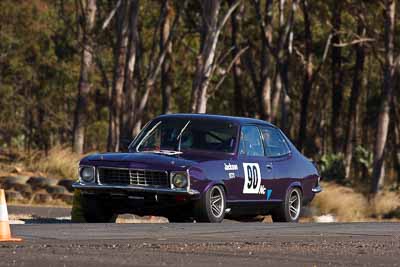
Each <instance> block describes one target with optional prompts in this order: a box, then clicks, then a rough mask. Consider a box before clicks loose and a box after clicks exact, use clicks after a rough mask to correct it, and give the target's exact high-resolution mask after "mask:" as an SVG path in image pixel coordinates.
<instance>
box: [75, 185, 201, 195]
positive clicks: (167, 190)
mask: <svg viewBox="0 0 400 267" xmlns="http://www.w3.org/2000/svg"><path fill="white" fill-rule="evenodd" d="M72 187H73V188H75V189H79V190H83V191H85V190H87V191H98V192H107V191H126V192H135V193H137V192H138V193H153V194H166V195H189V196H194V195H199V194H200V192H199V191H197V190H193V189H190V190H186V189H184V190H179V189H170V188H154V187H143V186H132V185H104V184H101V185H99V184H84V183H81V182H75V183H74V184H72Z"/></svg>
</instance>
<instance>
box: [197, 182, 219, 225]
mask: <svg viewBox="0 0 400 267" xmlns="http://www.w3.org/2000/svg"><path fill="white" fill-rule="evenodd" d="M225 209H226V196H225V190H224V189H223V188H222V187H221V186H219V185H214V186H212V187H211V188H210V189H208V190H207V192H205V193H204V196H203V197H202V198H201V199H200V200H199V201H198V202H197V203H196V207H195V210H196V214H197V216H196V218H197V220H198V221H199V222H211V223H220V222H222V221H223V220H224V217H225Z"/></svg>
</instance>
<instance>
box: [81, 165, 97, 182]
mask: <svg viewBox="0 0 400 267" xmlns="http://www.w3.org/2000/svg"><path fill="white" fill-rule="evenodd" d="M79 177H80V178H81V180H82V181H84V182H86V183H91V182H93V181H94V167H80V169H79Z"/></svg>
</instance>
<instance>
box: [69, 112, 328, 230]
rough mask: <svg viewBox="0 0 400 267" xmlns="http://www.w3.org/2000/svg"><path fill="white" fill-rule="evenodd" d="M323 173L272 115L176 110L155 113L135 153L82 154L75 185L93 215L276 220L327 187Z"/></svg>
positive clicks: (292, 215)
mask: <svg viewBox="0 0 400 267" xmlns="http://www.w3.org/2000/svg"><path fill="white" fill-rule="evenodd" d="M319 181H320V176H319V174H318V171H317V169H316V167H315V166H314V164H313V163H312V162H311V161H310V160H308V159H307V158H305V157H304V156H303V155H302V154H301V153H300V152H299V151H298V150H297V149H296V148H295V146H294V145H293V144H292V143H291V142H290V141H289V139H288V138H287V137H286V136H285V135H284V134H283V133H282V132H281V131H280V130H279V129H278V128H277V127H275V126H273V125H272V124H270V123H267V122H265V121H261V120H256V119H249V118H239V117H229V116H217V115H201V114H174V115H162V116H159V117H157V118H156V119H154V120H152V121H150V122H149V123H148V124H147V125H146V126H145V127H144V128H143V130H142V131H141V132H140V134H139V135H138V136H137V137H136V138H135V140H134V141H133V142H132V143H131V144H130V146H129V152H128V153H104V154H93V155H90V156H87V157H85V158H84V159H82V160H81V162H80V166H79V181H78V182H76V183H75V184H74V185H73V186H74V188H76V189H79V190H81V196H82V210H83V214H84V216H85V218H86V220H87V221H89V222H110V221H113V220H115V218H116V215H117V214H119V213H135V214H138V215H150V214H151V215H159V216H165V217H167V218H168V219H169V220H170V221H173V222H179V221H187V220H193V219H195V220H196V221H201V222H221V221H222V220H223V219H224V217H225V216H226V215H227V216H232V217H249V216H256V215H260V214H271V215H272V219H273V221H274V222H297V221H298V220H299V216H300V213H301V210H302V207H303V205H305V204H307V203H309V202H310V201H311V200H312V199H313V198H314V196H315V194H316V193H318V192H321V187H320V185H319Z"/></svg>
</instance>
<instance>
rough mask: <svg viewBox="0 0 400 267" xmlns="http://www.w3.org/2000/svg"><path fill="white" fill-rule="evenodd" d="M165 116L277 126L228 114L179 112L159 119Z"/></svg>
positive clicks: (167, 115) (159, 117)
mask: <svg viewBox="0 0 400 267" xmlns="http://www.w3.org/2000/svg"><path fill="white" fill-rule="evenodd" d="M165 118H177V119H178V118H179V119H180V118H182V119H188V120H190V119H210V120H221V121H226V122H231V123H235V124H240V125H243V124H264V125H268V126H272V127H275V126H274V125H273V124H271V123H269V122H267V121H263V120H259V119H253V118H245V117H235V116H226V115H216V114H198V113H196V114H190V113H187V114H186V113H177V114H165V115H160V116H158V117H157V119H165Z"/></svg>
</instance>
